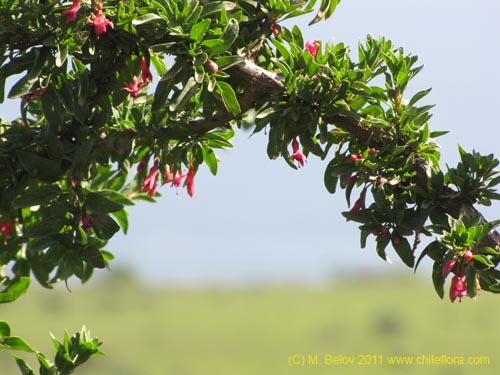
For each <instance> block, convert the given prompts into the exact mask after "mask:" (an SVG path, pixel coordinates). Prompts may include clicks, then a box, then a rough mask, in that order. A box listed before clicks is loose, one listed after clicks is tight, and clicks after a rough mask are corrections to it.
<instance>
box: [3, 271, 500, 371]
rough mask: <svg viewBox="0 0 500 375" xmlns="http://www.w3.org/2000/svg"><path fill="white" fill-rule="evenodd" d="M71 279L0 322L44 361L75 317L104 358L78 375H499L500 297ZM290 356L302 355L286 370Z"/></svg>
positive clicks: (75, 325)
mask: <svg viewBox="0 0 500 375" xmlns="http://www.w3.org/2000/svg"><path fill="white" fill-rule="evenodd" d="M76 284H77V282H76V281H73V282H71V283H70V287H72V289H73V291H72V293H69V292H68V291H66V290H57V291H47V290H42V289H40V288H36V287H32V289H31V290H30V291H29V292H28V294H27V295H26V296H24V297H22V298H21V299H20V300H19V301H17V302H14V303H12V304H8V305H2V306H0V320H7V321H8V322H10V324H11V327H12V330H13V334H15V335H19V336H21V337H23V338H25V339H26V340H27V341H28V342H29V343H30V344H32V345H33V346H34V347H35V348H37V349H38V350H40V351H42V352H44V353H45V354H47V355H48V356H49V358H51V357H53V347H52V344H51V341H50V338H49V335H48V332H49V331H50V332H52V333H54V334H55V336H57V337H58V338H62V334H63V329H64V328H67V329H68V330H69V331H70V333H73V332H75V331H77V330H79V329H80V328H81V326H82V325H83V324H85V325H86V326H87V327H88V328H89V329H90V330H91V332H92V334H93V335H96V336H98V337H99V338H101V339H102V340H103V341H104V344H103V347H102V349H103V351H104V352H105V353H106V355H105V356H101V357H95V358H94V359H91V361H90V362H89V363H88V364H86V365H84V366H83V367H82V368H81V370H79V371H77V373H78V374H80V375H90V374H92V375H100V374H103V375H104V374H106V375H112V374H113V375H114V374H116V375H160V374H161V375H163V374H175V375H190V374H196V375H198V374H203V375H205V374H217V375H224V374H228V375H229V374H244V375H246V374H248V375H249V374H260V375H268V374H269V375H271V374H273V375H274V374H314V375H316V374H318V375H319V374H360V373H363V374H390V375H397V374H405V375H406V374H447V375H452V374H453V375H460V374H494V373H500V354H499V353H498V349H497V343H498V337H499V329H498V327H497V326H496V325H494V324H493V322H494V321H496V320H497V317H498V316H500V300H499V297H498V296H494V295H490V294H486V293H483V295H481V296H480V297H479V298H478V300H476V301H473V300H470V299H467V300H464V301H463V302H462V303H457V302H456V303H454V304H451V303H450V302H449V300H440V299H439V298H438V297H437V295H436V294H435V292H434V291H433V289H432V286H431V285H429V284H426V283H424V282H423V281H421V280H419V279H418V278H417V277H412V276H411V275H408V274H407V275H405V276H394V277H388V276H386V277H384V278H377V277H371V278H365V279H363V280H357V281H353V280H349V279H345V280H343V281H340V282H336V283H333V284H331V285H327V286H323V287H317V288H311V287H304V286H293V285H285V286H266V285H262V286H258V287H257V286H256V287H247V288H226V289H222V288H219V289H217V288H194V289H189V288H177V289H174V288H168V287H164V288H146V287H144V286H141V285H139V284H138V283H134V282H132V281H131V280H130V279H127V278H126V277H114V278H112V279H109V280H106V281H105V282H104V281H101V282H99V283H95V284H93V285H92V286H86V287H83V288H82V287H77V286H76ZM73 286H74V287H73ZM293 355H298V356H293ZM302 355H304V357H302ZM316 355H317V360H318V361H317V363H316V357H315V356H316ZM334 355H335V356H340V355H342V356H353V357H354V359H355V364H352V365H340V364H338V365H333V364H328V363H324V362H325V360H328V358H330V359H332V358H333V357H332V356H334ZM388 355H404V356H412V357H414V358H415V359H416V358H417V357H419V356H423V355H424V356H431V355H434V356H435V357H438V356H442V355H446V356H448V357H451V356H465V357H468V356H482V357H488V359H489V361H490V363H489V364H485V365H451V364H450V365H389V364H387V356H388ZM291 356H293V357H291ZM374 356H375V357H374ZM23 357H24V358H27V359H29V360H30V363H32V364H34V361H32V359H33V358H32V357H33V356H31V357H30V355H28V354H27V355H23ZM290 358H291V359H292V361H295V362H301V360H302V358H304V359H305V362H306V363H305V364H304V366H301V365H297V366H290V363H289V359H290ZM363 359H364V360H365V361H368V360H371V362H372V364H366V365H362V364H360V360H363ZM308 361H309V363H307V362H308ZM380 361H382V363H380ZM373 362H377V363H375V364H374V363H373ZM0 374H1V375H11V374H18V371H17V368H16V367H15V364H14V361H13V360H11V359H10V357H9V355H8V353H7V352H0Z"/></svg>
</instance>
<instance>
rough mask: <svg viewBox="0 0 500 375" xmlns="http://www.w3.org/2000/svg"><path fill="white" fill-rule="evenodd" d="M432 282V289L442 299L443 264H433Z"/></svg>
mask: <svg viewBox="0 0 500 375" xmlns="http://www.w3.org/2000/svg"><path fill="white" fill-rule="evenodd" d="M432 282H433V283H434V289H435V290H436V293H437V294H438V296H439V297H441V298H443V297H444V276H443V263H442V262H434V266H433V267H432Z"/></svg>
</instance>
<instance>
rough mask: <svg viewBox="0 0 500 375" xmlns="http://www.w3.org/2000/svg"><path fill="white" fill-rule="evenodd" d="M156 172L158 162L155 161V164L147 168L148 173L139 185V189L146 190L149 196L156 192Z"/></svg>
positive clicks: (157, 170)
mask: <svg viewBox="0 0 500 375" xmlns="http://www.w3.org/2000/svg"><path fill="white" fill-rule="evenodd" d="M158 172H159V167H158V163H155V165H153V166H152V167H151V169H150V170H149V174H148V175H147V177H146V178H145V179H144V182H143V183H142V186H141V190H142V191H144V192H147V193H148V195H149V196H150V197H152V196H154V195H155V194H156V187H157V183H158Z"/></svg>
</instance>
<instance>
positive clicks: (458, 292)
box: [450, 275, 467, 302]
mask: <svg viewBox="0 0 500 375" xmlns="http://www.w3.org/2000/svg"><path fill="white" fill-rule="evenodd" d="M466 295H467V286H466V284H465V277H464V276H458V275H455V276H453V278H452V279H451V286H450V299H451V302H454V301H455V300H456V299H457V298H458V299H459V300H460V302H462V298H463V297H465V296H466Z"/></svg>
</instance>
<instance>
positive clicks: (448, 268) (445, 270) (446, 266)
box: [443, 259, 457, 277]
mask: <svg viewBox="0 0 500 375" xmlns="http://www.w3.org/2000/svg"><path fill="white" fill-rule="evenodd" d="M456 262H457V261H456V259H452V260H449V261H448V262H446V263H445V264H444V265H443V276H444V277H446V276H448V275H449V274H450V272H451V270H452V269H453V267H454V266H455V263H456Z"/></svg>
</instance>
